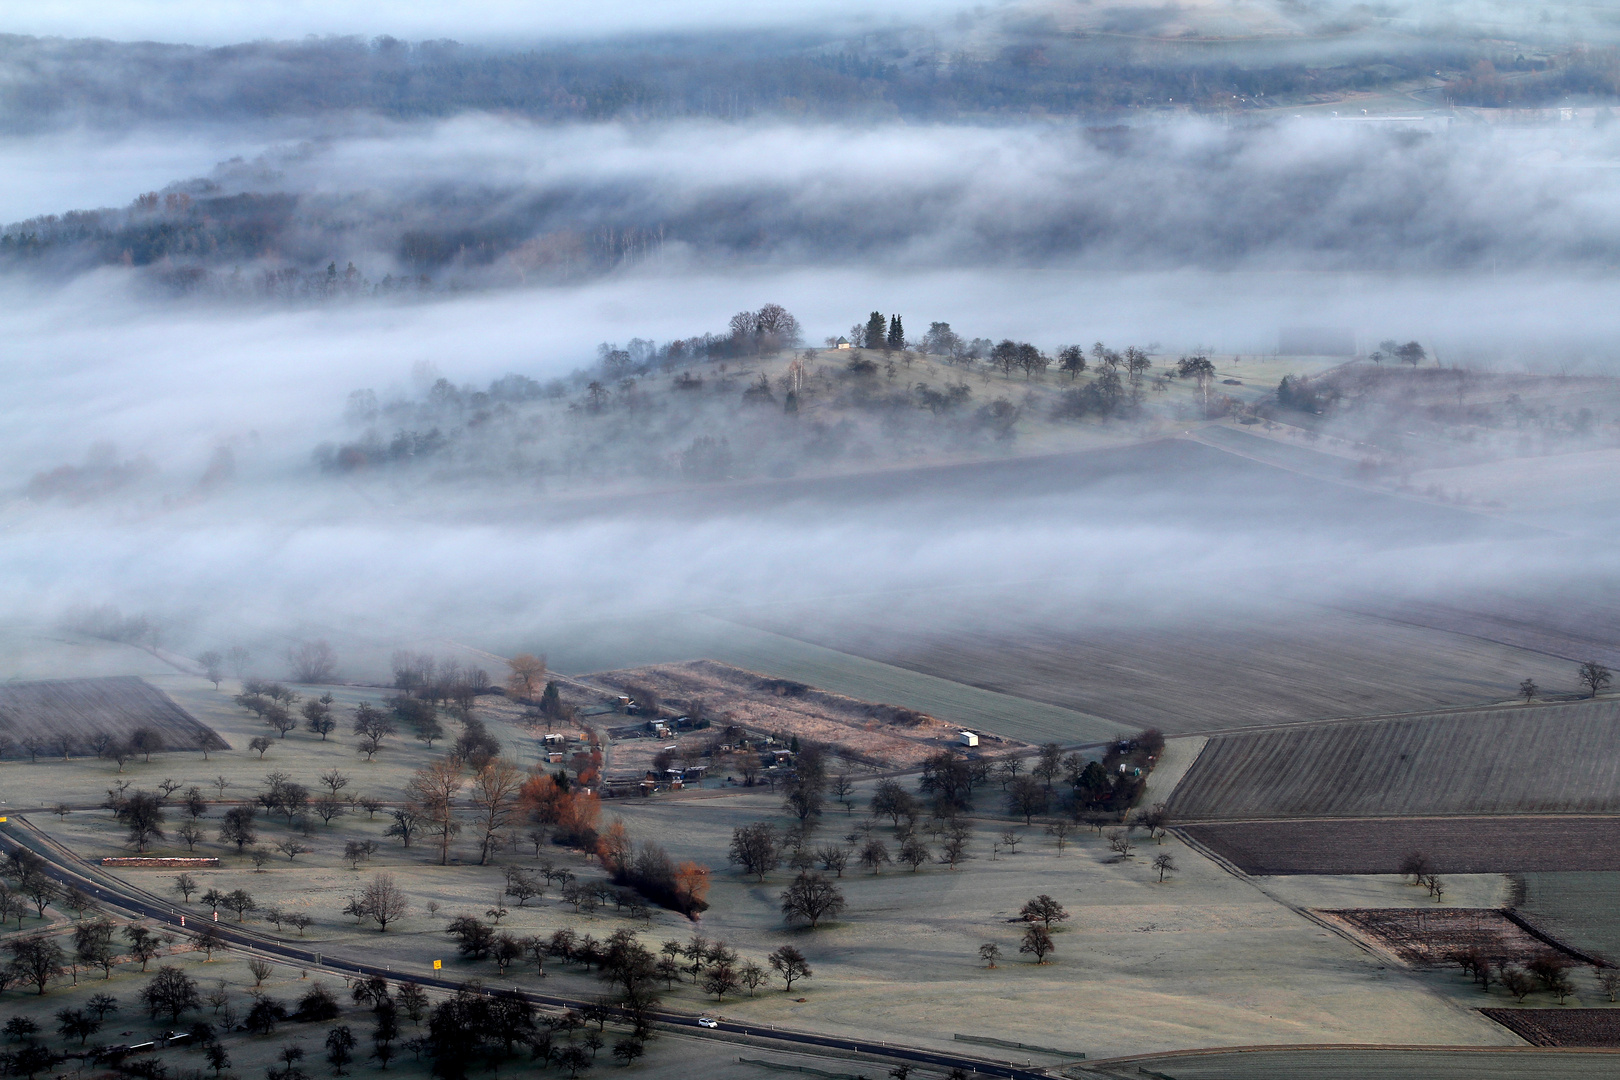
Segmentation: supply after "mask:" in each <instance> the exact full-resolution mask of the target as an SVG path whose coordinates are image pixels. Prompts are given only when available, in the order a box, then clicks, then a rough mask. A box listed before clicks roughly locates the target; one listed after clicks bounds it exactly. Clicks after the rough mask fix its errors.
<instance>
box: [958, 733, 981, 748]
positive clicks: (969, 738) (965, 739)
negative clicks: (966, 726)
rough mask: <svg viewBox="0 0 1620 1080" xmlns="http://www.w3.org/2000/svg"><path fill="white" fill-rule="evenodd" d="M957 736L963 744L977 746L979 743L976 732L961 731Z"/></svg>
mask: <svg viewBox="0 0 1620 1080" xmlns="http://www.w3.org/2000/svg"><path fill="white" fill-rule="evenodd" d="M957 737H958V738H959V739H960V740H961V743H962V745H963V746H978V745H979V736H978V734H977V733H976V732H972V731H963V732H961V733H959V734H958V736H957Z"/></svg>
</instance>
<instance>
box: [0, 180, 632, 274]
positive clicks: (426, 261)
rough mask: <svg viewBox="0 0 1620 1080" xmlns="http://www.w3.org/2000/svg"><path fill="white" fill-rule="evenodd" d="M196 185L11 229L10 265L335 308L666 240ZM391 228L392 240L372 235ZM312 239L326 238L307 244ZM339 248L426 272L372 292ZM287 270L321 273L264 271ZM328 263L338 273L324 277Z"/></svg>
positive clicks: (515, 217)
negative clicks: (147, 272)
mask: <svg viewBox="0 0 1620 1080" xmlns="http://www.w3.org/2000/svg"><path fill="white" fill-rule="evenodd" d="M187 186H190V187H192V188H194V189H195V190H196V192H197V194H196V195H195V196H194V195H192V194H189V193H187V192H184V191H170V192H167V193H165V194H163V195H161V196H160V195H159V194H158V193H156V192H150V193H148V194H145V195H142V196H140V197H139V198H137V199H136V200H135V201H134V202H133V203H131V204H130V205H129V206H127V207H124V208H122V209H117V210H75V211H69V212H68V213H65V214H60V215H57V214H51V215H47V216H44V217H39V218H33V219H30V220H28V221H23V222H19V223H17V224H14V225H10V226H7V227H6V228H5V230H4V231H3V233H0V261H12V262H25V263H45V264H46V265H47V266H49V267H51V268H53V269H60V270H64V271H69V272H71V271H77V270H83V269H86V268H89V267H92V266H101V265H124V266H139V267H155V268H156V269H155V271H154V272H155V274H156V275H157V279H158V280H159V281H160V282H161V283H163V284H165V285H167V286H168V287H169V288H171V289H173V290H175V291H177V292H184V293H203V294H209V295H216V296H226V297H265V298H277V299H289V298H326V297H338V296H357V295H373V294H379V293H382V294H387V293H395V292H407V291H426V290H430V289H433V288H434V287H435V283H434V280H433V278H432V277H430V276H429V274H428V271H433V272H434V273H437V272H439V271H441V270H442V269H444V268H445V267H451V266H453V267H455V268H456V269H459V270H463V271H466V270H476V269H477V268H480V267H485V266H488V265H489V264H491V263H493V262H494V261H495V260H496V259H503V260H504V263H505V269H506V270H507V271H508V272H509V274H510V276H511V277H513V278H514V279H519V278H525V277H527V276H530V275H532V276H534V277H535V278H537V279H559V278H563V279H566V278H571V277H575V276H577V275H579V274H588V273H597V272H600V271H603V270H608V269H611V268H613V267H614V266H617V265H619V264H620V263H622V262H625V261H626V260H632V261H633V260H635V259H637V258H640V257H642V256H644V255H646V254H648V253H650V252H652V251H655V250H656V249H657V248H658V246H659V245H660V244H661V243H662V240H663V238H662V235H661V234H660V233H658V232H654V231H649V230H646V229H640V228H636V227H634V226H631V227H615V226H612V225H608V226H601V227H597V228H590V227H584V228H580V227H577V226H575V225H574V224H573V223H571V222H567V221H563V222H553V221H551V220H549V218H548V216H546V215H545V214H544V212H543V211H535V212H534V213H522V212H514V213H509V214H506V215H504V216H497V215H492V214H490V213H488V211H489V210H490V208H491V207H490V205H489V203H487V202H480V203H479V204H477V205H476V207H468V206H467V205H466V204H462V205H461V206H460V208H459V210H458V209H455V208H452V207H447V206H440V205H439V204H436V203H432V202H428V203H424V204H422V205H420V206H416V207H405V208H402V207H399V206H383V205H378V206H374V207H372V208H370V211H369V213H367V212H364V211H360V210H358V209H353V210H351V211H350V212H349V215H348V216H347V218H346V219H343V218H342V217H341V215H336V214H334V212H333V208H332V207H331V206H329V205H328V204H327V202H326V201H325V200H324V199H322V198H320V197H316V196H307V195H294V194H286V193H269V194H255V193H239V194H230V195H225V194H213V192H214V191H216V190H217V185H214V184H212V183H210V182H208V181H193V182H192V183H191V184H190V185H187ZM407 214H408V215H409V216H408V219H407V220H404V221H403V222H402V221H401V218H402V217H406V216H407ZM335 217H336V218H339V219H340V220H345V226H344V227H346V228H347V229H349V230H351V235H350V236H347V237H340V238H337V239H336V240H335V241H334V239H333V238H332V236H331V234H332V232H333V230H334V229H335V228H337V226H336V223H335V221H334V218H335ZM474 219H476V221H477V223H476V224H474ZM384 222H387V223H388V224H386V225H383V229H384V230H385V231H383V232H382V233H381V234H378V233H377V232H375V231H374V230H373V227H374V226H377V225H379V224H381V223H384ZM322 233H325V234H327V235H325V236H321V235H320V234H322ZM312 234H313V235H315V236H318V237H319V238H318V239H315V240H308V239H307V238H308V237H310V236H311V235H312ZM334 243H335V246H338V247H343V248H369V249H371V250H374V251H375V250H382V251H385V252H387V253H388V254H389V255H390V256H391V257H392V258H393V259H394V260H396V262H397V263H398V264H399V265H401V266H403V267H407V268H410V270H413V271H415V272H414V273H411V272H406V273H401V274H398V275H396V274H393V273H389V274H385V275H384V276H383V277H382V278H381V279H380V280H377V281H372V280H370V279H368V278H366V277H365V275H364V274H362V272H361V271H360V270H359V269H357V268H356V267H355V265H354V263H353V262H346V265H345V266H344V267H343V268H342V269H340V268H339V265H338V263H337V261H335V260H331V261H328V260H327V258H326V257H327V256H328V255H329V254H330V252H331V248H332V247H333V246H334ZM287 259H291V260H293V261H296V262H299V263H303V264H304V265H306V266H307V265H308V264H309V263H311V262H314V263H315V264H316V265H315V268H311V269H303V268H301V267H300V266H287V265H269V266H266V265H264V264H265V263H266V262H271V263H281V262H282V260H287ZM320 261H326V262H327V265H326V266H325V268H324V269H320V268H319V263H320ZM242 264H248V266H249V269H248V270H246V271H244V270H243V269H242V268H241V267H242ZM226 266H229V267H231V269H230V270H225V269H223V267H226Z"/></svg>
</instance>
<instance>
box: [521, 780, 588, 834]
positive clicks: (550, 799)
mask: <svg viewBox="0 0 1620 1080" xmlns="http://www.w3.org/2000/svg"><path fill="white" fill-rule="evenodd" d="M518 800H519V802H520V804H521V806H522V807H523V812H524V813H525V814H527V815H528V816H529V818H530V819H531V820H533V821H535V822H537V823H538V824H541V825H550V826H552V832H551V838H552V840H554V841H555V842H557V843H559V844H564V845H566V846H568V847H577V848H582V849H583V850H585V851H595V850H596V844H597V835H596V819H597V816H598V815H599V814H600V813H601V810H602V803H601V800H600V799H598V798H597V797H596V796H595V795H594V794H591V793H581V792H575V791H570V790H568V783H567V779H566V777H564V778H563V779H562V780H561V781H560V782H559V780H558V778H557V777H555V776H552V775H550V774H548V773H546V772H545V771H543V770H542V769H539V768H536V769H535V770H534V771H533V772H531V773H530V775H529V778H528V779H527V780H525V781H524V782H523V787H522V788H521V789H520V790H519V792H518Z"/></svg>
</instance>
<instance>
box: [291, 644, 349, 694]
mask: <svg viewBox="0 0 1620 1080" xmlns="http://www.w3.org/2000/svg"><path fill="white" fill-rule="evenodd" d="M287 666H288V667H289V668H290V669H291V670H292V676H293V680H294V681H295V682H301V683H329V682H331V681H332V679H333V678H334V677H335V676H336V674H337V653H336V652H334V651H333V650H332V646H331V645H330V644H328V643H327V642H326V641H325V640H320V641H301V642H299V643H298V644H297V645H294V646H293V647H292V648H290V649H288V650H287Z"/></svg>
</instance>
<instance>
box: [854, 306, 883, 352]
mask: <svg viewBox="0 0 1620 1080" xmlns="http://www.w3.org/2000/svg"><path fill="white" fill-rule="evenodd" d="M887 340H888V322H887V320H885V319H884V318H883V312H881V311H874V312H872V314H870V315H868V316H867V317H866V331H865V332H864V333H863V334H861V340H860V344H861V345H864V346H865V347H866V348H868V349H881V348H883V344H884V342H885V341H887Z"/></svg>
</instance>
